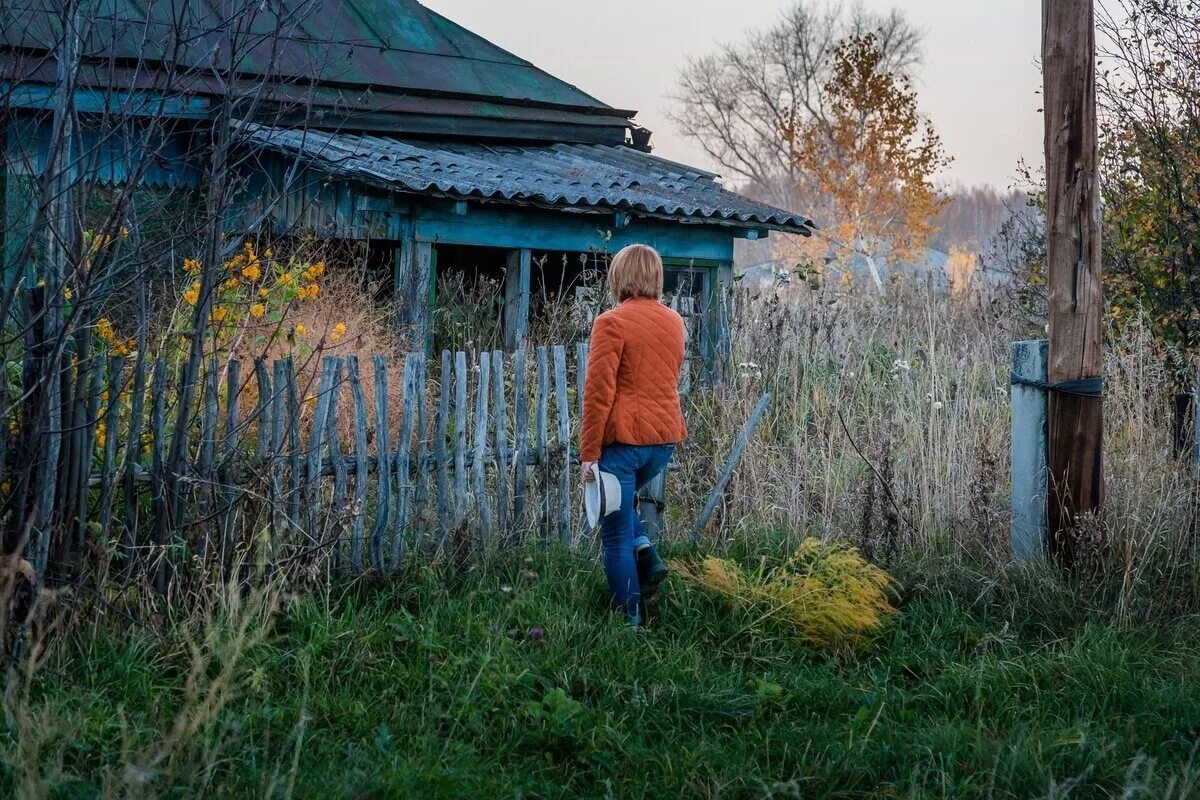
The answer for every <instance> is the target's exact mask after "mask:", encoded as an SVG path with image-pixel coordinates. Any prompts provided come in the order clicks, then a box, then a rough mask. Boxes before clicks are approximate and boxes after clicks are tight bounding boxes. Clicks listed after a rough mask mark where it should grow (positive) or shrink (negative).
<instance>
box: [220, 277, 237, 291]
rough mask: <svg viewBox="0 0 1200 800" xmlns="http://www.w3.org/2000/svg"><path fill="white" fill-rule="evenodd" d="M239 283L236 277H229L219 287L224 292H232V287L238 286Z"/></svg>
mask: <svg viewBox="0 0 1200 800" xmlns="http://www.w3.org/2000/svg"><path fill="white" fill-rule="evenodd" d="M239 283H240V281H238V279H237V278H230V279H229V280H227V281H225V282H224V283H222V284H221V289H222V290H223V291H226V292H232V291H233V290H234V289H236V288H237V287H238V284H239Z"/></svg>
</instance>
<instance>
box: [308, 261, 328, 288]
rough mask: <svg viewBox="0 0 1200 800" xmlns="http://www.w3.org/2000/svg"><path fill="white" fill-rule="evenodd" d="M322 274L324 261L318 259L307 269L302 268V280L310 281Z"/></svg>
mask: <svg viewBox="0 0 1200 800" xmlns="http://www.w3.org/2000/svg"><path fill="white" fill-rule="evenodd" d="M324 274H325V262H324V261H318V262H317V263H315V264H313V265H312V266H310V267H309V268H308V269H306V270H304V280H306V281H309V282H310V283H311V282H312V281H315V280H316V279H317V278H319V277H321V276H322V275H324Z"/></svg>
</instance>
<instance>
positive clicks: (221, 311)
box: [211, 306, 229, 324]
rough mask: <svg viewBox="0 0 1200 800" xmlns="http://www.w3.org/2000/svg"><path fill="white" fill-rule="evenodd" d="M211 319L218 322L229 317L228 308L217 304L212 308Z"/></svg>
mask: <svg viewBox="0 0 1200 800" xmlns="http://www.w3.org/2000/svg"><path fill="white" fill-rule="evenodd" d="M211 316H212V321H213V322H215V323H217V324H220V323H222V322H224V321H225V320H226V319H227V318H228V317H229V309H228V308H225V307H224V306H217V307H216V308H214V309H213V310H212V315H211Z"/></svg>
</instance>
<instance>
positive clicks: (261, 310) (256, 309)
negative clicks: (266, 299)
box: [250, 303, 267, 319]
mask: <svg viewBox="0 0 1200 800" xmlns="http://www.w3.org/2000/svg"><path fill="white" fill-rule="evenodd" d="M265 313H267V307H266V306H264V305H263V304H262V303H255V304H254V305H252V306H250V316H252V317H254V318H255V319H258V318H259V317H261V316H262V315H263V314H265Z"/></svg>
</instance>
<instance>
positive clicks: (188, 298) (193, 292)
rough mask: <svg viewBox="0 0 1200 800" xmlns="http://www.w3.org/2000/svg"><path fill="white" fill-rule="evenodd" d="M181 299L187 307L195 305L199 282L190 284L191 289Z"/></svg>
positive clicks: (197, 297)
mask: <svg viewBox="0 0 1200 800" xmlns="http://www.w3.org/2000/svg"><path fill="white" fill-rule="evenodd" d="M183 299H184V301H185V302H186V303H187V304H188V305H189V306H194V305H196V301H198V300H199V299H200V281H196V282H195V283H193V284H192V288H190V289H188V290H187V291H186V292H184V293H183Z"/></svg>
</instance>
